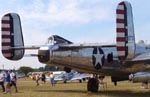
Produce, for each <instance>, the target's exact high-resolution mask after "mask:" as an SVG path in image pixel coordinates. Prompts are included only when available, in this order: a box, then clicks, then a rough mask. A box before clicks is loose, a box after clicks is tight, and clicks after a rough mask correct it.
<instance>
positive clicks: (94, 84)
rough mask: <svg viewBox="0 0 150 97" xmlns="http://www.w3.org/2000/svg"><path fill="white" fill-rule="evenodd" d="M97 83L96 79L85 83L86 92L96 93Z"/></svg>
mask: <svg viewBox="0 0 150 97" xmlns="http://www.w3.org/2000/svg"><path fill="white" fill-rule="evenodd" d="M98 85H99V81H98V79H96V78H91V79H89V80H88V83H87V90H88V91H91V92H98V87H99V86H98Z"/></svg>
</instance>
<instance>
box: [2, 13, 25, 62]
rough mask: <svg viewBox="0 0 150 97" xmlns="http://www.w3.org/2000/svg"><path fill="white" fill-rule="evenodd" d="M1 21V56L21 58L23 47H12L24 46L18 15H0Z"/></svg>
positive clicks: (14, 58)
mask: <svg viewBox="0 0 150 97" xmlns="http://www.w3.org/2000/svg"><path fill="white" fill-rule="evenodd" d="M1 23H2V25H1V31H2V34H1V38H2V40H1V42H2V44H1V45H2V54H3V56H4V57H5V58H7V59H9V60H19V59H21V58H22V57H23V55H24V49H18V50H17V49H13V47H23V46H24V42H23V36H22V29H21V22H20V17H19V15H18V14H16V13H8V14H6V15H4V16H3V17H2V21H1Z"/></svg>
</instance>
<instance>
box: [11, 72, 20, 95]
mask: <svg viewBox="0 0 150 97" xmlns="http://www.w3.org/2000/svg"><path fill="white" fill-rule="evenodd" d="M10 81H11V86H14V87H15V89H16V93H17V92H18V88H17V85H16V82H17V78H16V74H15V73H14V72H13V71H12V70H10Z"/></svg>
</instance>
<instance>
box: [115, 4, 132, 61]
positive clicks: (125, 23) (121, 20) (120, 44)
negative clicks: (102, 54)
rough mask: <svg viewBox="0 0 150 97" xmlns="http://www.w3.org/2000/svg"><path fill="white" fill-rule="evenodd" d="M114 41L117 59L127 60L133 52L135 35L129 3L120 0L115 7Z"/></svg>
mask: <svg viewBox="0 0 150 97" xmlns="http://www.w3.org/2000/svg"><path fill="white" fill-rule="evenodd" d="M116 26H117V27H116V32H117V37H116V42H117V53H118V58H119V60H129V59H132V58H133V57H134V54H135V36H134V25H133V15H132V7H131V4H130V3H129V2H127V1H123V2H120V3H119V4H118V6H117V9H116Z"/></svg>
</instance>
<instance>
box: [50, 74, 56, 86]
mask: <svg viewBox="0 0 150 97" xmlns="http://www.w3.org/2000/svg"><path fill="white" fill-rule="evenodd" d="M54 78H55V76H54V74H53V72H52V73H51V74H50V82H51V85H52V86H55V81H54Z"/></svg>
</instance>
